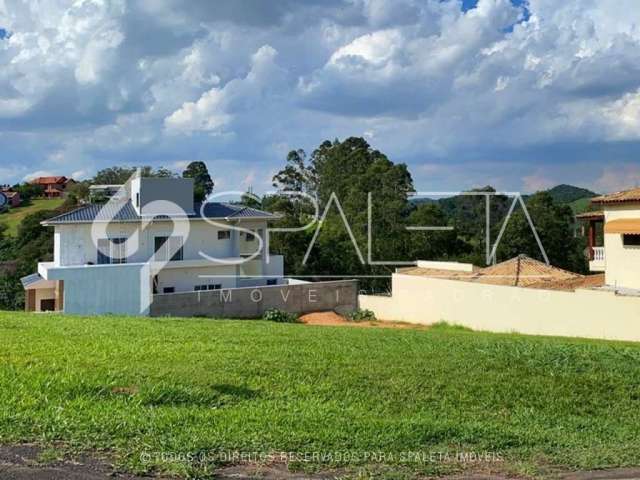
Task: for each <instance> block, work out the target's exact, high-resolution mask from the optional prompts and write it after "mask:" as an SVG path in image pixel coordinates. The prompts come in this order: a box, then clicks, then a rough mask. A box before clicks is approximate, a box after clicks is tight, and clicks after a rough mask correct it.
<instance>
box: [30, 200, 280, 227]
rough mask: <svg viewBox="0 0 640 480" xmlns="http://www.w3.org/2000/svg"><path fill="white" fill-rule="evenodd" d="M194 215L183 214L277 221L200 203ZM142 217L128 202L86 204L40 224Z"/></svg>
mask: <svg viewBox="0 0 640 480" xmlns="http://www.w3.org/2000/svg"><path fill="white" fill-rule="evenodd" d="M194 210H195V214H192V215H187V218H190V219H194V220H197V219H203V218H209V219H218V220H232V219H261V220H265V219H266V220H277V219H278V218H280V217H279V216H278V215H276V214H274V213H270V212H265V211H263V210H258V209H256V208H251V207H245V206H243V205H233V204H230V203H215V202H210V203H206V204H205V205H204V208H203V209H201V204H196V205H194ZM142 218H143V217H141V216H140V215H138V213H137V212H136V210H135V208H134V207H133V205H132V203H131V201H130V200H128V201H126V202H120V203H113V202H110V203H106V204H89V205H84V206H82V207H80V208H77V209H75V210H72V211H70V212H67V213H63V214H62V215H58V216H55V217H53V218H49V219H47V220H45V221H43V222H42V224H43V225H61V224H67V223H92V222H94V221H111V222H139V221H141V220H142ZM154 220H170V217H168V216H166V215H160V216H156V217H155V218H154Z"/></svg>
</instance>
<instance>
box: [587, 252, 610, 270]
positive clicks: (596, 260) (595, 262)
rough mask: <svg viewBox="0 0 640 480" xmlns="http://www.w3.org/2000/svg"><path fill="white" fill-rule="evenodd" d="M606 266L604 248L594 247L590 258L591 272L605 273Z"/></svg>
mask: <svg viewBox="0 0 640 480" xmlns="http://www.w3.org/2000/svg"><path fill="white" fill-rule="evenodd" d="M605 265H606V262H605V253H604V247H592V248H591V255H590V258H589V270H591V271H592V272H604V268H605Z"/></svg>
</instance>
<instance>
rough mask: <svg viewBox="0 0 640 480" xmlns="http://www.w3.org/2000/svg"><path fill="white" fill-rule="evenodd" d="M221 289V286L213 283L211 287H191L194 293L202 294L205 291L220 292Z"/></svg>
mask: <svg viewBox="0 0 640 480" xmlns="http://www.w3.org/2000/svg"><path fill="white" fill-rule="evenodd" d="M221 288H222V285H221V284H219V283H214V284H212V285H196V286H195V287H193V289H194V290H195V291H196V292H202V291H205V290H220V289H221Z"/></svg>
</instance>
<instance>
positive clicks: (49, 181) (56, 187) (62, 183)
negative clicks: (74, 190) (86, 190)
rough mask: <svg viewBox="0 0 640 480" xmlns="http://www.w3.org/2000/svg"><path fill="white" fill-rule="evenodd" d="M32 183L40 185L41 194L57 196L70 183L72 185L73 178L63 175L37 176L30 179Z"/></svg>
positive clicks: (48, 196) (61, 193) (51, 196)
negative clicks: (42, 189)
mask: <svg viewBox="0 0 640 480" xmlns="http://www.w3.org/2000/svg"><path fill="white" fill-rule="evenodd" d="M31 183H32V184H34V185H40V186H42V187H43V188H44V192H43V195H44V196H45V197H47V198H59V197H62V196H63V195H64V193H65V191H66V189H67V187H69V186H70V185H73V184H74V183H76V182H75V180H73V179H71V178H67V177H65V176H55V177H38V178H35V179H33V180H32V181H31Z"/></svg>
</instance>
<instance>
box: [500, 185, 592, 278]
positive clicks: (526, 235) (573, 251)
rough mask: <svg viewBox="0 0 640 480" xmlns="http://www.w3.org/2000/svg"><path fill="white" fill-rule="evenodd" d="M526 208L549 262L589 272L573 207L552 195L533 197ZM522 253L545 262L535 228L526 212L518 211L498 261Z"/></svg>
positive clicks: (506, 233)
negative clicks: (577, 235)
mask: <svg viewBox="0 0 640 480" xmlns="http://www.w3.org/2000/svg"><path fill="white" fill-rule="evenodd" d="M526 205H527V210H528V212H529V215H530V216H531V220H532V222H533V225H534V226H535V228H536V231H537V232H538V235H539V237H540V241H541V243H542V246H543V247H544V249H545V252H546V253H547V256H548V257H549V262H550V263H551V264H552V265H554V266H557V267H561V268H565V269H567V270H571V271H574V272H579V273H586V272H587V271H588V268H587V260H586V257H585V256H584V253H583V251H582V247H581V245H580V240H579V239H577V238H575V236H574V234H573V221H574V218H573V212H572V211H571V207H569V206H568V205H559V204H557V203H556V202H555V201H554V200H553V197H552V196H551V195H550V194H549V193H548V192H539V193H536V194H534V195H532V196H531V197H530V198H529V199H528V201H527V203H526ZM521 253H524V254H527V255H529V256H530V257H532V258H536V259H538V260H543V256H542V253H541V252H540V247H539V246H538V243H537V242H536V239H535V236H534V234H533V231H532V229H531V226H530V225H529V222H528V220H527V218H526V216H525V215H524V212H523V211H522V210H518V211H516V212H514V214H513V215H512V216H511V218H510V219H509V222H508V224H507V227H506V229H505V233H504V236H503V238H502V241H501V242H500V245H499V246H498V261H503V260H508V259H510V258H513V257H515V256H517V255H519V254H521Z"/></svg>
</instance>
